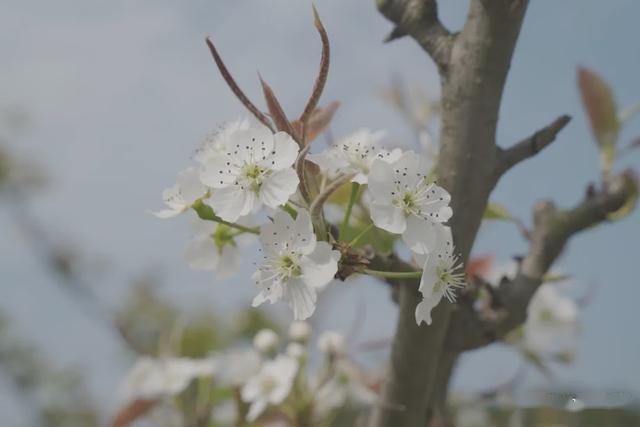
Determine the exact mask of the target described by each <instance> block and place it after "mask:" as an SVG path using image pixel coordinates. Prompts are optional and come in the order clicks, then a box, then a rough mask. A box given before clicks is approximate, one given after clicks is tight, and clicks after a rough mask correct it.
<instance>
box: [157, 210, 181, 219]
mask: <svg viewBox="0 0 640 427" xmlns="http://www.w3.org/2000/svg"><path fill="white" fill-rule="evenodd" d="M149 213H150V214H151V215H153V216H155V217H157V218H161V219H167V218H173V217H174V216H178V215H180V214H181V213H182V211H179V210H174V209H163V210H161V211H156V212H149Z"/></svg>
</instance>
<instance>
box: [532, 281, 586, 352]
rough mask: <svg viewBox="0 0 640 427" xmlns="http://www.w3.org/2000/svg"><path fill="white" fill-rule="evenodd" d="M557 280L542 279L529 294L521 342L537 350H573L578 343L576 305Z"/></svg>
mask: <svg viewBox="0 0 640 427" xmlns="http://www.w3.org/2000/svg"><path fill="white" fill-rule="evenodd" d="M558 285H559V284H558V283H543V284H542V285H540V287H539V288H538V290H537V291H536V293H535V294H534V295H533V298H531V302H530V303H529V307H528V308H527V320H526V321H525V323H524V329H523V331H524V336H523V343H522V344H523V345H524V346H525V347H526V348H527V349H529V350H533V351H535V352H538V353H556V352H567V351H568V352H573V351H574V350H575V347H576V345H577V342H576V338H577V335H578V330H579V327H578V305H577V304H576V302H575V301H574V300H573V299H571V298H569V297H567V296H565V295H563V294H562V293H561V292H560V291H559V289H558Z"/></svg>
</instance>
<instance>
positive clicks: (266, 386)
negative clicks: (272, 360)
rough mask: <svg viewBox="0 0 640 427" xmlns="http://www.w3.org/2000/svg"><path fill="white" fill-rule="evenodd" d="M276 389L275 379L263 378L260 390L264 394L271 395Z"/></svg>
mask: <svg viewBox="0 0 640 427" xmlns="http://www.w3.org/2000/svg"><path fill="white" fill-rule="evenodd" d="M274 388H276V380H275V379H274V378H273V377H271V376H267V377H263V378H262V380H261V381H260V390H261V391H262V394H270V393H271V392H272V391H273V389H274Z"/></svg>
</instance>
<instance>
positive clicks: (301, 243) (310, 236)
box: [292, 209, 316, 255]
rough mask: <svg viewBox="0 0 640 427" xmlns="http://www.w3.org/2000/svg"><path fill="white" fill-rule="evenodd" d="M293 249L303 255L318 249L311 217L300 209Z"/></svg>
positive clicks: (293, 238) (294, 233)
mask: <svg viewBox="0 0 640 427" xmlns="http://www.w3.org/2000/svg"><path fill="white" fill-rule="evenodd" d="M292 247H293V248H294V250H295V251H296V252H298V253H301V254H303V255H306V254H309V253H311V252H312V251H313V249H314V248H315V247H316V235H315V234H314V233H313V225H312V224H311V217H310V216H309V212H307V210H306V209H298V216H297V217H296V220H295V224H294V228H293V233H292Z"/></svg>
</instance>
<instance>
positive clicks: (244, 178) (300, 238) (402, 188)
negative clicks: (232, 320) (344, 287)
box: [156, 120, 464, 324]
mask: <svg viewBox="0 0 640 427" xmlns="http://www.w3.org/2000/svg"><path fill="white" fill-rule="evenodd" d="M294 133H295V132H294ZM383 135H384V133H382V132H372V131H369V130H367V129H362V130H359V131H357V132H355V133H353V134H351V135H349V136H347V137H345V138H343V139H341V140H339V141H338V142H337V143H336V144H334V145H333V146H331V147H330V148H328V149H327V150H326V151H324V152H321V153H317V154H310V155H309V156H308V157H307V158H306V159H305V156H306V155H307V152H308V151H309V150H308V148H309V147H306V146H305V144H308V143H301V142H300V140H299V138H300V136H299V135H298V136H292V135H289V134H288V133H286V132H283V131H279V132H275V133H274V132H272V131H271V129H269V128H268V127H266V126H262V125H260V126H252V125H251V124H250V123H249V121H247V120H238V121H235V122H232V123H228V124H226V125H224V126H222V127H221V128H220V129H219V130H218V131H217V132H215V133H212V134H210V135H209V136H208V137H207V139H206V141H205V142H204V144H203V145H202V147H201V148H200V149H199V150H198V151H197V153H196V154H195V156H194V160H195V163H196V164H195V165H194V166H190V167H189V168H187V169H186V170H185V171H184V172H181V173H180V174H179V175H178V182H177V184H175V185H174V186H173V187H171V188H169V189H168V190H165V192H164V193H163V198H164V200H165V203H166V204H167V206H168V209H167V210H164V211H161V212H158V213H157V214H156V215H157V216H159V217H161V218H168V217H172V216H175V215H177V214H179V213H181V212H184V211H186V210H188V209H189V208H193V209H194V210H195V211H196V212H197V213H198V216H199V217H200V219H203V220H207V222H205V223H204V224H202V221H200V222H199V223H198V225H197V230H198V231H197V233H196V236H195V238H194V239H193V241H192V242H191V243H190V245H189V247H188V250H187V258H188V260H189V264H190V265H191V266H192V267H193V268H197V269H205V270H214V271H216V272H217V274H218V276H220V277H225V276H229V275H231V274H233V273H234V272H236V271H237V269H238V268H239V266H240V259H241V258H240V255H239V250H238V246H239V245H240V244H243V243H247V242H250V240H251V239H249V238H247V236H251V235H254V234H257V235H259V241H260V244H261V246H262V252H263V261H262V263H260V265H259V266H258V269H257V271H256V272H255V274H254V275H253V279H254V281H255V284H256V286H257V288H258V294H257V296H256V297H255V298H254V300H253V304H252V305H253V306H259V305H261V304H262V303H264V302H265V301H269V302H270V303H275V302H278V301H283V302H285V303H286V304H287V305H288V306H289V307H290V308H291V310H292V312H293V316H294V318H295V319H297V320H302V319H306V318H308V317H309V316H311V315H312V314H313V312H314V311H315V306H316V299H317V292H318V291H319V290H322V289H323V288H324V287H326V286H327V284H329V282H331V281H332V280H333V278H334V277H335V276H336V274H337V273H338V270H339V266H340V265H342V264H343V262H342V260H341V257H342V255H344V250H342V251H339V250H336V249H340V248H345V247H351V246H354V245H356V244H357V241H358V240H359V239H360V238H361V237H362V235H363V234H365V233H366V232H367V231H368V230H369V229H371V228H373V227H374V226H375V227H377V228H378V230H379V231H380V232H383V233H387V235H389V236H392V235H401V236H402V240H403V241H404V243H405V244H406V245H407V247H408V248H409V249H410V250H411V252H412V253H413V254H414V259H415V260H418V262H419V263H420V266H421V267H422V270H423V272H422V274H420V273H419V272H416V275H415V276H413V277H419V276H421V282H420V292H422V294H423V297H424V299H423V302H422V303H420V304H419V305H418V307H416V321H417V322H418V324H420V323H421V322H422V321H425V322H426V323H427V324H430V323H431V316H430V312H431V310H432V309H433V307H435V306H436V305H437V304H438V303H439V302H440V300H441V299H442V297H445V298H446V299H448V300H449V301H451V302H454V301H455V296H456V294H455V291H456V289H458V288H460V287H462V286H464V275H463V272H462V265H461V262H460V261H459V260H458V257H457V255H456V254H455V251H454V247H453V242H452V239H451V230H450V229H449V228H448V227H447V226H446V225H445V224H446V222H447V221H448V220H449V218H451V216H452V214H453V212H452V210H451V208H450V207H449V202H450V199H451V197H450V195H449V193H447V191H446V190H445V189H444V188H442V187H440V186H438V185H437V184H436V183H435V182H433V181H432V179H431V178H430V177H431V165H430V164H429V162H428V161H427V160H426V157H425V156H422V155H420V154H417V153H415V152H413V151H406V152H403V151H402V150H400V149H397V148H396V149H393V150H387V149H384V148H382V147H381V146H380V141H381V139H382V137H383ZM294 138H295V139H294ZM302 146H304V147H305V149H304V150H301V149H300V147H302ZM308 161H310V162H312V163H315V164H316V165H317V166H318V167H319V168H318V169H319V171H318V170H317V169H316V172H314V174H315V175H309V173H305V172H304V165H305V162H308ZM298 165H303V169H302V171H301V170H300V168H299V166H298ZM301 179H304V180H305V182H304V185H303V187H304V188H305V189H306V191H302V189H301V188H299V187H301V186H300V185H299V184H300V183H301V182H303V181H302V180H301ZM309 180H311V181H315V182H312V183H311V185H310V181H309ZM348 181H351V183H352V184H351V185H352V186H353V190H352V197H351V200H350V201H349V203H348V204H347V206H345V218H344V221H343V224H342V227H341V228H340V232H339V233H338V234H337V235H336V233H335V232H333V230H335V227H333V226H332V224H329V223H327V222H326V219H325V217H324V216H323V215H322V203H324V202H325V201H327V200H328V199H329V197H330V196H331V192H333V191H337V189H339V188H340V186H341V185H342V183H346V182H348ZM344 185H349V184H344ZM360 187H364V188H366V189H367V190H366V193H365V194H366V197H362V198H361V200H367V201H368V202H366V203H361V206H360V208H361V209H359V212H365V215H366V216H365V219H364V222H365V223H367V222H368V223H369V226H368V228H366V227H365V229H364V230H363V231H362V233H361V235H359V236H358V237H357V238H354V239H353V240H351V241H350V242H345V241H344V236H343V235H342V232H343V231H344V230H346V229H347V228H348V226H349V220H350V214H351V212H352V208H353V207H354V203H356V201H357V199H358V198H357V195H358V190H359V189H360ZM309 188H314V189H315V193H316V194H311V193H310V191H309ZM262 207H264V208H266V209H267V213H268V215H269V219H268V220H266V222H265V223H264V224H263V225H262V226H261V227H254V226H253V224H254V222H253V221H254V220H253V219H252V218H253V217H254V216H255V215H258V216H256V217H259V212H260V209H261V208H262ZM360 221H361V222H362V218H361V219H360ZM327 230H328V231H327ZM346 271H348V273H346V274H344V272H343V274H338V277H340V278H343V279H344V278H345V277H346V276H348V275H349V274H351V273H353V272H356V273H357V272H361V273H371V274H373V273H379V274H378V275H383V276H384V274H383V273H384V272H374V271H372V270H369V271H368V270H366V269H365V268H363V267H360V268H352V269H351V270H347V269H345V272H346ZM390 273H393V272H390Z"/></svg>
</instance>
